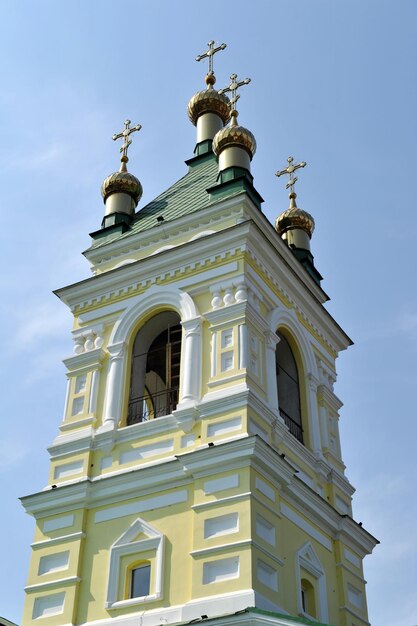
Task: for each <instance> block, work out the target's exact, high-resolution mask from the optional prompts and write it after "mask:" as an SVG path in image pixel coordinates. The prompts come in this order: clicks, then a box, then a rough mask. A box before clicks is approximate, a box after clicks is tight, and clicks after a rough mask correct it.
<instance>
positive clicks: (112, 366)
mask: <svg viewBox="0 0 417 626" xmlns="http://www.w3.org/2000/svg"><path fill="white" fill-rule="evenodd" d="M161 306H164V308H168V309H173V310H175V311H177V313H178V314H179V315H180V318H181V323H182V324H183V327H184V329H185V338H184V346H183V354H182V358H181V364H182V367H181V371H182V374H181V390H180V391H181V393H182V391H183V390H184V394H183V395H184V397H183V398H182V400H183V401H188V402H190V401H195V400H197V399H198V398H199V393H200V377H201V376H200V371H199V368H195V367H193V364H194V362H195V363H200V360H201V359H200V355H201V332H200V328H201V320H200V317H199V313H198V310H197V307H196V305H195V304H194V301H193V299H192V298H191V296H189V295H188V293H186V292H185V291H182V290H181V289H178V288H175V287H173V286H171V287H163V286H161V285H153V286H152V287H150V288H149V289H148V291H147V292H145V293H144V294H143V295H142V296H141V297H140V299H139V300H137V299H135V300H134V302H133V303H131V305H130V307H128V308H126V309H125V310H124V311H123V313H122V315H121V317H120V319H118V320H117V322H116V323H115V325H114V327H113V330H112V333H111V335H110V340H109V345H108V346H107V349H108V351H109V353H110V363H109V373H108V377H107V384H106V397H105V401H104V416H103V426H102V430H113V429H115V428H116V426H117V424H118V423H119V421H120V419H121V417H122V405H123V383H124V377H125V370H126V347H127V345H128V343H129V341H130V338H131V335H132V333H133V331H134V330H135V328H136V326H137V323H138V320H140V319H141V318H143V317H144V316H145V315H147V314H149V313H151V312H152V310H157V309H158V308H159V309H160V308H161ZM186 322H190V323H191V322H194V325H192V324H191V326H190V325H188V326H187V324H186ZM191 327H192V328H191ZM187 332H188V339H187ZM191 352H192V357H193V358H192V359H191V358H188V359H187V358H186V357H187V354H188V355H189V356H190V355H191ZM183 364H184V366H183ZM183 370H184V371H183Z"/></svg>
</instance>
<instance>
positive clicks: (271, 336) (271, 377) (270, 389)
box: [264, 330, 279, 413]
mask: <svg viewBox="0 0 417 626" xmlns="http://www.w3.org/2000/svg"><path fill="white" fill-rule="evenodd" d="M264 337H265V368H266V390H267V397H268V405H269V408H270V409H272V411H276V412H277V413H278V407H279V404H278V385H277V366H276V350H277V344H278V343H279V337H278V335H277V334H276V333H274V332H273V331H272V330H266V331H265V332H264Z"/></svg>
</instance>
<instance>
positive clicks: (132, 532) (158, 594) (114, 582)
mask: <svg viewBox="0 0 417 626" xmlns="http://www.w3.org/2000/svg"><path fill="white" fill-rule="evenodd" d="M139 533H143V534H144V535H146V537H147V538H146V539H139V540H138V541H134V538H135V537H137V536H138V534H139ZM164 540H165V538H164V535H162V534H161V533H160V532H158V531H157V530H156V529H155V528H153V527H152V526H150V525H149V524H147V523H146V522H145V521H144V520H142V519H140V518H138V519H137V520H136V521H134V522H133V524H131V526H129V528H128V529H127V530H126V532H124V533H123V535H121V537H119V539H117V541H115V542H114V544H113V545H112V547H111V548H110V566H109V576H108V586H107V599H106V603H105V607H106V609H118V608H122V607H127V606H133V605H135V604H143V603H144V602H153V601H155V600H160V599H161V598H162V597H163V588H162V586H163V585H162V583H163V569H164V543H165V541H164ZM150 550H152V551H153V550H154V551H155V559H154V560H152V564H151V572H152V568H153V567H154V568H155V571H154V573H153V574H151V580H154V584H153V589H152V588H151V591H152V593H150V594H149V595H147V596H141V597H138V598H127V599H123V600H119V599H118V590H119V583H120V577H121V576H123V577H124V576H125V571H122V570H121V560H122V557H124V556H128V555H136V556H137V557H138V558H140V556H141V554H143V553H144V552H149V551H150ZM146 560H149V559H146Z"/></svg>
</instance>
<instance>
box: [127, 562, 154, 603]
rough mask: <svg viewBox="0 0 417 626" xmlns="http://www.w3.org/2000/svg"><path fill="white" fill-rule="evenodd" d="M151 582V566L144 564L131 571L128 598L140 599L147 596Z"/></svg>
mask: <svg viewBox="0 0 417 626" xmlns="http://www.w3.org/2000/svg"><path fill="white" fill-rule="evenodd" d="M150 581H151V566H150V565H147V564H144V565H140V566H139V567H135V569H132V578H131V583H130V597H131V598H142V597H143V596H148V595H149V585H150Z"/></svg>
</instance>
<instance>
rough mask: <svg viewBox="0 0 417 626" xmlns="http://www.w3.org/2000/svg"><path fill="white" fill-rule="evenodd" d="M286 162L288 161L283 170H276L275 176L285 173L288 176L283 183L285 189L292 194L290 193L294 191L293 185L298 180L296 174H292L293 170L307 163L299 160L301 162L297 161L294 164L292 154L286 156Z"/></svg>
mask: <svg viewBox="0 0 417 626" xmlns="http://www.w3.org/2000/svg"><path fill="white" fill-rule="evenodd" d="M287 162H288V166H287V167H286V168H285V170H279V171H278V172H276V174H275V176H278V177H280V176H283V175H284V174H287V176H289V177H290V179H289V181H288V183H287V184H286V185H285V189H290V194H292V193H295V191H294V185H295V183H296V182H297V180H298V178H297V176H294V172H295V171H296V170H298V169H300V167H305V166H306V165H307V163H306V162H305V161H301V163H297V164H296V165H295V164H294V157H292V156H289V157H288V159H287Z"/></svg>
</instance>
